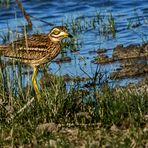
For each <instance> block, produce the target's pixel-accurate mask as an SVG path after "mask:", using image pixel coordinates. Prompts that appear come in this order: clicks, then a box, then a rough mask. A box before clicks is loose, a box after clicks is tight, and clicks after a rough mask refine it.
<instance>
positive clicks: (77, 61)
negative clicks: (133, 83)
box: [0, 0, 148, 76]
mask: <svg viewBox="0 0 148 148" xmlns="http://www.w3.org/2000/svg"><path fill="white" fill-rule="evenodd" d="M22 2H23V6H24V8H25V9H26V11H27V12H28V13H29V14H30V15H32V16H35V17H37V18H40V19H43V20H44V21H46V22H51V23H54V24H56V25H61V24H62V22H63V21H64V22H66V21H67V20H68V21H69V22H70V23H71V22H72V20H71V18H75V19H77V18H79V19H80V18H81V19H85V18H87V20H91V19H92V18H93V17H94V16H95V15H96V12H101V14H102V15H104V16H106V15H109V14H110V13H112V15H113V17H114V18H115V23H116V27H117V33H116V38H112V37H109V38H104V37H102V36H101V35H100V34H99V33H98V29H93V30H92V29H88V30H85V31H84V32H82V33H80V34H78V36H77V37H75V38H77V39H78V41H79V42H81V43H82V46H80V47H79V52H76V53H69V55H68V56H71V58H72V61H71V62H70V63H64V64H60V70H59V71H58V73H59V74H62V75H63V74H66V73H69V74H70V75H72V76H74V75H80V76H84V75H85V74H84V72H83V71H81V70H80V66H81V67H83V66H84V65H85V70H86V71H87V72H88V74H90V75H91V74H92V71H93V69H95V68H96V65H95V64H92V63H91V61H92V60H93V58H94V56H95V54H94V55H93V54H89V51H91V50H94V49H98V48H107V49H112V48H114V47H115V46H116V45H117V44H124V45H125V46H126V45H128V44H138V43H140V44H141V43H143V41H145V42H147V36H148V31H147V30H148V9H147V8H148V1H147V0H139V1H137V0H132V1H129V0H120V1H119V0H100V1H95V0H84V1H80V0H75V1H74V0H69V1H67V0H54V1H53V0H50V1H47V0H42V1H40V0H36V1H33V0H30V1H27V0H23V1H22ZM32 21H33V25H34V31H36V30H37V29H39V31H40V32H45V33H47V32H48V31H49V30H50V29H51V26H48V25H47V24H45V23H43V22H41V21H38V20H35V19H33V18H32ZM138 21H140V25H139V26H138V27H135V28H132V29H129V30H127V26H128V24H129V23H130V22H131V23H133V22H138ZM24 24H26V20H25V19H24V18H23V16H22V13H21V12H20V10H19V9H18V7H17V5H16V4H15V3H14V1H12V0H10V4H9V6H4V5H2V6H0V34H2V33H4V32H7V28H8V27H9V28H10V30H16V29H17V30H19V31H21V29H22V28H21V27H20V26H22V25H24ZM0 42H2V39H0ZM111 54H112V50H108V51H107V55H108V56H111ZM59 56H60V55H59ZM82 59H83V60H82ZM117 66H118V65H105V66H103V68H102V70H103V71H105V72H109V71H112V70H113V69H115V68H116V67H117ZM50 68H51V69H52V72H56V71H57V70H58V69H59V65H58V64H56V63H51V64H50Z"/></svg>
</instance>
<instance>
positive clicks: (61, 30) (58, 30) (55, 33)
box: [48, 26, 72, 42]
mask: <svg viewBox="0 0 148 148" xmlns="http://www.w3.org/2000/svg"><path fill="white" fill-rule="evenodd" d="M48 37H49V38H50V40H51V41H53V42H61V41H62V40H63V39H64V38H68V37H70V38H71V37H72V35H71V34H69V33H68V31H67V28H66V27H64V26H57V27H54V28H53V29H51V31H50V32H49V34H48Z"/></svg>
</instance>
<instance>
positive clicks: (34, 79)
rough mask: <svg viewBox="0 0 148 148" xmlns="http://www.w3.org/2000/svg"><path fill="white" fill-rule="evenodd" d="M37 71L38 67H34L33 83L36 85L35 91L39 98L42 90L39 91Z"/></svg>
mask: <svg viewBox="0 0 148 148" xmlns="http://www.w3.org/2000/svg"><path fill="white" fill-rule="evenodd" d="M37 71H38V69H37V67H33V75H32V84H33V87H34V91H35V93H36V95H37V97H38V98H39V97H40V92H39V89H38V84H37V81H36V75H37Z"/></svg>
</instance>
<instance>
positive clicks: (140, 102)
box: [0, 74, 148, 147]
mask: <svg viewBox="0 0 148 148" xmlns="http://www.w3.org/2000/svg"><path fill="white" fill-rule="evenodd" d="M46 78H48V80H49V81H48V82H46V83H45V81H43V80H44V79H43V80H42V82H40V83H41V86H42V98H41V99H40V101H38V100H37V99H36V98H35V96H34V94H33V93H32V95H31V93H30V95H29V96H27V95H26V94H25V93H24V94H23V95H22V92H20V93H21V94H20V95H17V96H15V94H14V93H13V92H11V93H9V94H8V93H6V92H4V91H3V90H4V88H3V86H2V84H1V83H0V84H1V92H0V94H1V97H2V96H3V97H2V98H1V105H0V115H1V118H0V120H1V121H0V144H1V147H6V146H7V147H11V146H31V145H32V146H39V147H49V145H56V146H62V147H75V146H80V145H84V146H85V147H96V146H97V145H98V144H99V145H100V147H103V146H111V147H122V146H123V147H130V146H132V145H134V146H135V147H144V146H146V143H147V138H148V131H147V123H148V117H147V116H148V109H147V108H148V97H147V93H146V92H143V93H141V94H138V93H136V92H130V91H129V90H127V89H121V91H116V90H115V89H111V88H109V87H108V86H107V85H104V87H103V88H102V89H101V90H99V89H97V88H96V91H90V90H89V89H92V88H84V89H83V90H80V89H79V88H78V87H75V86H73V87H71V88H70V89H69V90H67V89H66V85H65V83H66V82H65V81H64V80H63V77H60V76H54V75H48V74H46ZM94 98H95V100H94ZM86 99H87V100H91V101H86ZM30 100H31V101H30ZM24 106H25V107H24ZM51 123H54V126H55V127H54V128H53V129H52V127H51V125H50V124H51ZM45 125H47V127H48V128H44V126H45Z"/></svg>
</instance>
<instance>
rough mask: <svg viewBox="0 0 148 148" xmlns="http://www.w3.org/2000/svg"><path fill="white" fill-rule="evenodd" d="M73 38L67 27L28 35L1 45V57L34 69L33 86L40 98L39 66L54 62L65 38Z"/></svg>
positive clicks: (58, 27)
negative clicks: (37, 78)
mask: <svg viewBox="0 0 148 148" xmlns="http://www.w3.org/2000/svg"><path fill="white" fill-rule="evenodd" d="M68 37H70V38H72V35H71V34H70V33H68V30H67V28H66V27H65V26H56V27H53V28H52V29H51V30H50V31H49V33H47V34H33V35H26V36H24V37H23V38H21V39H18V40H16V41H13V42H11V43H7V44H1V45H0V56H3V57H8V58H9V59H14V60H16V61H19V62H21V63H24V64H27V65H29V66H30V67H32V68H33V74H32V84H33V88H34V91H35V94H36V96H37V97H41V96H40V91H39V88H38V84H37V80H36V76H37V72H38V67H39V65H42V64H46V63H48V62H50V61H51V60H53V59H54V58H55V57H56V56H57V55H58V54H59V53H60V51H61V49H62V47H61V42H62V40H63V39H64V38H68Z"/></svg>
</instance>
